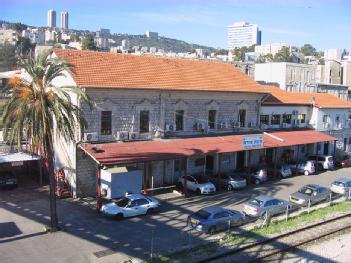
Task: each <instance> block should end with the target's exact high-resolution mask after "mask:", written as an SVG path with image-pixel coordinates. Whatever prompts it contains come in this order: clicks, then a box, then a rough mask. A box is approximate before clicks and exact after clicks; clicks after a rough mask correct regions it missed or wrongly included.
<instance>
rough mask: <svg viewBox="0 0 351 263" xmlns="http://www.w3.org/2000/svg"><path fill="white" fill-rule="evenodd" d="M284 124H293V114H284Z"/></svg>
mask: <svg viewBox="0 0 351 263" xmlns="http://www.w3.org/2000/svg"><path fill="white" fill-rule="evenodd" d="M283 123H288V124H291V114H283Z"/></svg>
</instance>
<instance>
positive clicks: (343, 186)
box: [330, 178, 351, 195]
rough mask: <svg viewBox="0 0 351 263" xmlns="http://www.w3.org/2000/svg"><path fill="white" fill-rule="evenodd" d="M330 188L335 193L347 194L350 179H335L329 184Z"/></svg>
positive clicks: (350, 183) (350, 186) (350, 189)
mask: <svg viewBox="0 0 351 263" xmlns="http://www.w3.org/2000/svg"><path fill="white" fill-rule="evenodd" d="M330 190H332V192H334V193H336V194H341V195H349V194H350V193H351V179H347V178H339V179H337V180H335V181H334V182H333V183H332V184H331V187H330Z"/></svg>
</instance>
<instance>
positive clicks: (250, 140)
mask: <svg viewBox="0 0 351 263" xmlns="http://www.w3.org/2000/svg"><path fill="white" fill-rule="evenodd" d="M262 147H263V135H256V136H245V137H244V138H243V149H244V150H251V149H260V148H262Z"/></svg>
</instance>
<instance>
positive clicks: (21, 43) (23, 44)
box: [16, 37, 35, 57]
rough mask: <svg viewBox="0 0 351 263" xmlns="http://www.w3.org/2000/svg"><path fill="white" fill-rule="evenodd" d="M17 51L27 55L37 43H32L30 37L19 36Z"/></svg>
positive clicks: (21, 54)
mask: <svg viewBox="0 0 351 263" xmlns="http://www.w3.org/2000/svg"><path fill="white" fill-rule="evenodd" d="M16 48H17V53H18V54H19V55H20V56H22V57H23V56H27V55H28V54H29V53H30V52H31V51H34V48H35V44H32V43H30V40H29V38H26V37H18V40H17V42H16Z"/></svg>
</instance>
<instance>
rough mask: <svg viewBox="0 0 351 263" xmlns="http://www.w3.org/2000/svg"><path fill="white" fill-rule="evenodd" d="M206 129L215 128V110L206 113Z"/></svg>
mask: <svg viewBox="0 0 351 263" xmlns="http://www.w3.org/2000/svg"><path fill="white" fill-rule="evenodd" d="M208 127H209V128H210V129H214V128H215V127H216V110H209V111H208Z"/></svg>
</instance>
